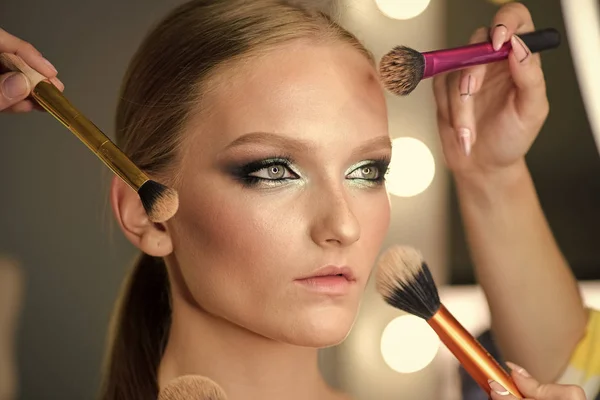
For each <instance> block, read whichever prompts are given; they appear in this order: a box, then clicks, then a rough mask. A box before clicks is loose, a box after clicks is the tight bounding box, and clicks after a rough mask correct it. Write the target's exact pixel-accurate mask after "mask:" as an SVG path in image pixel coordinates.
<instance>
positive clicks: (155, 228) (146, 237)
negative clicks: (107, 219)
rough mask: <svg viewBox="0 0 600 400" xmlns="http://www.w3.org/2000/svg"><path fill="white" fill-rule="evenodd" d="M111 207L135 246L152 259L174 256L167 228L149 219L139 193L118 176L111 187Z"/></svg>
mask: <svg viewBox="0 0 600 400" xmlns="http://www.w3.org/2000/svg"><path fill="white" fill-rule="evenodd" d="M110 204H111V206H112V209H113V212H114V215H115V218H116V219H117V222H118V223H119V226H121V229H122V230H123V233H124V234H125V236H126V237H127V239H129V241H130V242H131V243H133V245H134V246H136V247H137V248H139V249H140V250H141V251H143V252H144V253H146V254H148V255H150V256H153V257H166V256H168V255H169V254H171V253H172V252H173V242H172V240H171V236H170V235H169V233H168V231H167V229H166V227H165V226H164V225H163V224H156V223H154V222H151V221H150V220H149V219H148V215H147V214H146V211H145V210H144V206H143V205H142V201H141V200H140V197H139V195H138V194H137V192H136V191H135V190H133V189H132V188H131V187H129V186H128V185H127V184H126V183H125V182H123V180H121V179H120V178H119V177H116V176H115V177H113V180H112V183H111V185H110Z"/></svg>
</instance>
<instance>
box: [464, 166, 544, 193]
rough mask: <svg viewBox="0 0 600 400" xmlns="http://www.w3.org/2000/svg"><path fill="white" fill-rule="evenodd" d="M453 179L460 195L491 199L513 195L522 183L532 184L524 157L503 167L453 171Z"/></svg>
mask: <svg viewBox="0 0 600 400" xmlns="http://www.w3.org/2000/svg"><path fill="white" fill-rule="evenodd" d="M454 181H455V183H456V188H457V191H458V195H459V196H460V197H465V196H468V197H473V196H477V197H483V198H493V199H501V198H502V197H503V196H514V195H515V194H517V192H518V191H519V189H520V188H522V187H524V185H533V182H532V181H531V175H530V174H529V169H528V168H527V164H526V162H525V159H524V158H523V159H521V160H519V161H517V162H516V163H514V164H511V165H510V166H507V167H503V168H497V169H489V170H486V171H482V170H479V171H475V172H473V171H468V172H461V173H454Z"/></svg>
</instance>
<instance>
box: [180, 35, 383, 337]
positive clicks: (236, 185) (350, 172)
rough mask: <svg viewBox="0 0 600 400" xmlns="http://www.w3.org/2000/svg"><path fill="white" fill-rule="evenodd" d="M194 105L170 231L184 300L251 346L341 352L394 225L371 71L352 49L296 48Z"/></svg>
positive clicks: (252, 67)
mask: <svg viewBox="0 0 600 400" xmlns="http://www.w3.org/2000/svg"><path fill="white" fill-rule="evenodd" d="M203 101H204V104H209V109H208V110H207V112H203V113H202V114H200V113H198V115H197V116H196V117H193V118H192V120H191V121H190V122H189V123H188V125H187V128H186V132H185V135H186V136H185V138H186V140H187V141H186V143H185V149H184V156H183V161H182V171H181V174H182V175H181V183H182V184H181V186H180V188H179V196H180V208H179V212H178V214H177V215H176V217H175V218H174V219H173V220H172V221H171V222H170V229H169V230H170V231H171V234H172V238H173V243H174V254H173V255H172V256H171V260H170V262H171V267H172V268H177V269H179V272H178V273H180V274H181V276H182V278H183V279H182V282H183V283H184V285H185V286H186V287H185V288H184V290H185V291H186V292H189V293H190V294H191V297H192V298H193V300H192V301H193V303H194V304H195V305H196V306H198V307H199V308H201V309H202V310H204V311H205V312H208V313H211V314H213V315H215V316H218V317H220V318H224V319H226V320H228V321H230V322H232V323H234V324H237V325H239V326H242V327H244V328H246V329H248V330H250V331H253V332H255V333H257V334H259V335H262V336H265V337H269V338H272V339H275V340H279V341H283V342H288V343H292V344H296V345H301V346H314V347H323V346H329V345H333V344H336V343H338V342H340V341H341V340H343V339H344V338H345V337H346V335H347V334H348V332H349V330H350V328H351V326H352V324H353V322H354V319H355V317H356V314H357V310H358V307H359V303H360V299H361V295H362V293H363V290H364V287H365V284H366V282H367V279H368V278H369V275H370V273H371V269H372V267H373V264H374V262H375V258H376V257H377V255H378V251H379V249H380V246H381V244H382V241H383V239H384V236H385V234H386V232H387V229H388V225H389V218H390V206H389V199H388V195H387V192H386V190H385V186H384V181H383V178H384V174H385V172H386V169H387V166H388V162H389V159H390V157H391V146H390V139H389V135H388V126H387V114H386V105H385V100H384V96H383V92H382V89H381V87H380V85H379V83H378V80H377V78H376V73H375V71H374V69H373V67H372V66H371V65H370V63H369V62H368V60H367V59H366V58H365V57H364V56H363V55H362V54H360V53H359V52H358V51H356V50H355V49H353V48H351V47H349V46H346V45H341V44H337V45H315V44H311V43H301V42H298V43H294V44H291V45H288V46H285V47H281V48H279V49H276V50H273V51H270V52H269V53H268V54H266V55H261V56H260V57H259V58H255V59H251V60H250V61H249V62H246V63H243V64H238V65H237V66H235V67H233V70H229V71H228V72H225V75H222V76H221V77H220V79H218V82H217V84H216V85H215V90H211V91H209V94H208V96H207V97H205V98H204V99H203ZM318 275H325V276H321V277H316V276H318Z"/></svg>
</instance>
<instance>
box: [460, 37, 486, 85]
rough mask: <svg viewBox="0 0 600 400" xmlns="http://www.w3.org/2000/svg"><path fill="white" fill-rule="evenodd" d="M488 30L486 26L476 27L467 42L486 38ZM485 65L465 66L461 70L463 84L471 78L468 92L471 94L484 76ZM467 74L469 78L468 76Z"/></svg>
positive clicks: (470, 42) (479, 41) (483, 40)
mask: <svg viewBox="0 0 600 400" xmlns="http://www.w3.org/2000/svg"><path fill="white" fill-rule="evenodd" d="M488 35H489V30H488V28H484V27H481V28H479V29H477V30H476V31H475V32H474V33H473V34H472V35H471V38H470V39H469V44H472V43H481V42H485V41H487V40H488ZM485 71H486V65H476V66H474V67H470V68H466V69H463V70H462V71H461V77H460V79H461V82H463V83H462V85H465V84H466V83H464V81H466V80H468V79H471V83H472V87H471V92H470V94H471V95H473V94H475V93H477V92H478V91H479V89H480V88H481V84H482V83H483V80H484V78H485ZM469 75H470V76H471V78H469Z"/></svg>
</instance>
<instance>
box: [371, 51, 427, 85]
mask: <svg viewBox="0 0 600 400" xmlns="http://www.w3.org/2000/svg"><path fill="white" fill-rule="evenodd" d="M424 72H425V57H423V55H422V54H421V53H419V52H418V51H416V50H414V49H411V48H410V47H406V46H396V47H394V48H393V49H392V50H391V51H390V52H388V53H387V54H386V55H384V56H383V57H381V61H380V62H379V76H380V77H381V81H382V83H383V86H384V87H385V88H386V89H387V90H389V91H390V92H392V93H393V94H395V95H397V96H406V95H407V94H409V93H410V92H412V91H413V90H415V88H416V87H417V85H418V84H419V82H421V79H422V78H423V74H424Z"/></svg>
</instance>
